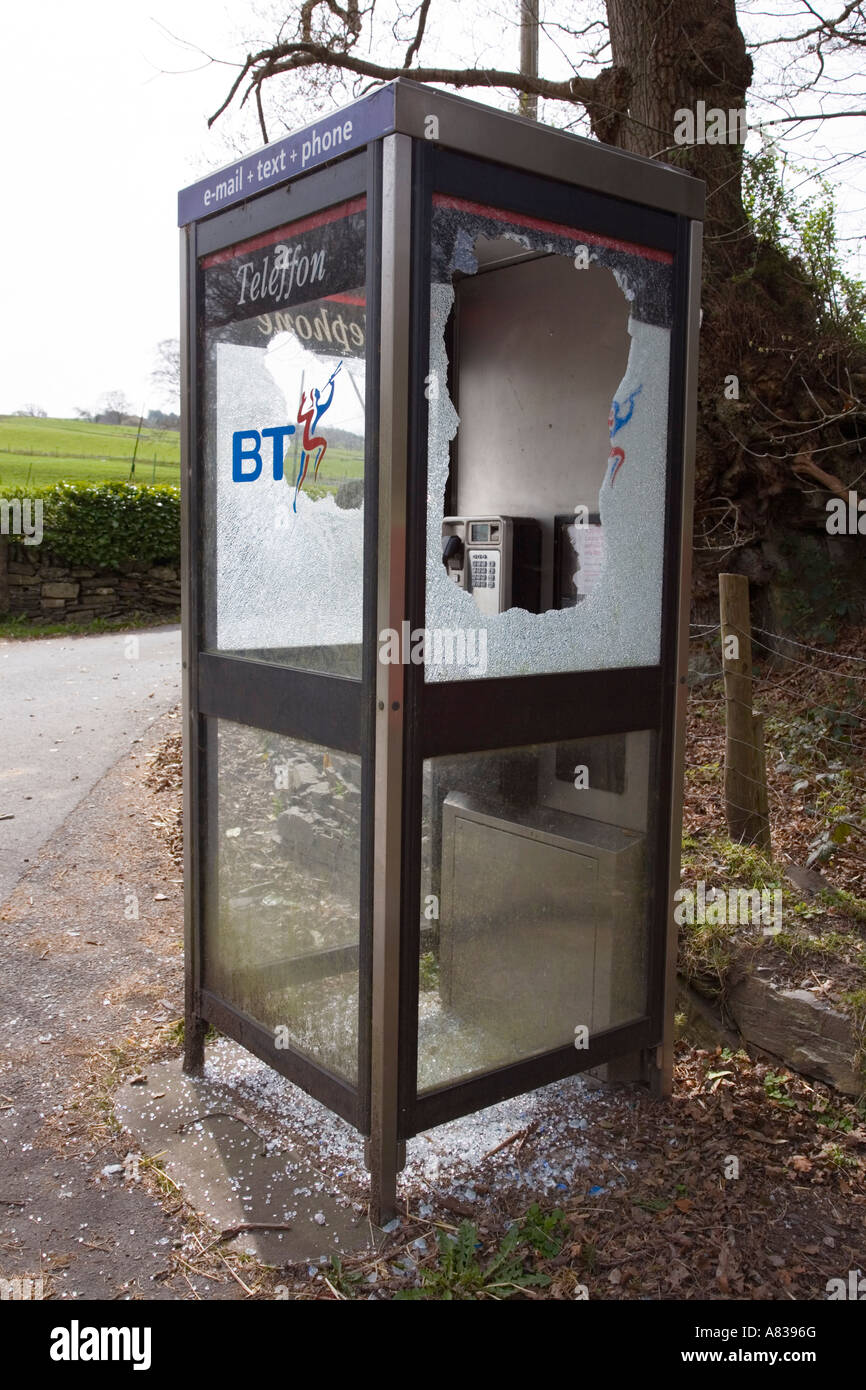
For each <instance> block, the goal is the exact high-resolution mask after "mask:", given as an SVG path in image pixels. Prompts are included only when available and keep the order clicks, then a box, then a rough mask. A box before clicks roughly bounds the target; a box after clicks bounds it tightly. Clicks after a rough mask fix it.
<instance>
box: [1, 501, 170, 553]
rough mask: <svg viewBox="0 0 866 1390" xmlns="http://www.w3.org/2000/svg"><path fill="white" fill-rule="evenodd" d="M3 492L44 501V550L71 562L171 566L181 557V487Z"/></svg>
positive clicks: (31, 550) (31, 551)
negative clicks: (135, 563) (134, 563)
mask: <svg viewBox="0 0 866 1390" xmlns="http://www.w3.org/2000/svg"><path fill="white" fill-rule="evenodd" d="M0 494H2V495H3V496H5V497H6V498H8V499H10V500H11V499H12V498H13V497H20V498H22V499H23V498H25V497H29V498H32V499H33V501H36V500H37V499H41V501H42V527H43V539H42V547H41V548H42V549H45V550H47V551H50V553H51V554H52V555H56V556H57V558H58V559H59V560H64V561H65V562H66V563H67V564H70V565H92V566H95V567H98V568H100V569H114V568H116V567H117V566H118V565H122V564H128V563H130V562H137V563H138V564H141V565H154V564H172V563H176V562H177V561H178V560H179V558H180V488H177V487H171V486H169V485H168V484H156V485H142V486H140V485H138V484H137V483H57V484H55V485H54V486H53V487H43V488H24V487H17V488H13V489H10V490H3V489H0ZM10 539H11V537H10ZM30 554H31V555H32V554H33V549H32V548H31V549H30Z"/></svg>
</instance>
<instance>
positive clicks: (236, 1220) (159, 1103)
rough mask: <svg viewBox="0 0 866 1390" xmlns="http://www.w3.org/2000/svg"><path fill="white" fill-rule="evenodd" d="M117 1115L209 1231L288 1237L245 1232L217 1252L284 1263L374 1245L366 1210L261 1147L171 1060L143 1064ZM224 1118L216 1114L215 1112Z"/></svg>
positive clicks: (227, 1098) (214, 1093)
mask: <svg viewBox="0 0 866 1390" xmlns="http://www.w3.org/2000/svg"><path fill="white" fill-rule="evenodd" d="M115 1109H116V1112H117V1117H118V1119H119V1120H120V1123H121V1124H122V1125H124V1126H125V1128H126V1129H127V1130H129V1132H130V1133H131V1134H132V1135H133V1137H134V1140H135V1145H136V1147H137V1148H138V1149H139V1150H140V1152H141V1154H142V1155H145V1156H151V1157H154V1158H157V1157H158V1161H159V1165H160V1167H162V1168H163V1169H164V1170H165V1172H166V1173H167V1174H168V1176H169V1177H170V1178H171V1180H172V1182H175V1183H177V1185H178V1187H179V1188H180V1189H181V1191H182V1193H183V1195H184V1197H185V1198H186V1200H187V1201H188V1202H189V1203H190V1205H191V1206H192V1207H194V1208H195V1210H196V1211H197V1212H199V1213H200V1214H201V1216H202V1217H203V1218H204V1219H205V1220H206V1221H208V1222H209V1223H211V1224H212V1225H213V1226H214V1228H215V1234H216V1232H217V1231H223V1230H226V1229H228V1228H229V1227H231V1226H237V1225H240V1224H241V1223H243V1222H255V1221H261V1222H268V1221H271V1222H287V1223H290V1225H291V1230H288V1231H275V1230H271V1231H254V1232H253V1231H251V1232H243V1233H242V1234H240V1235H238V1236H236V1237H235V1238H234V1240H232V1241H226V1242H225V1246H226V1247H228V1248H234V1249H236V1250H242V1251H245V1252H247V1253H249V1254H251V1255H255V1256H256V1257H257V1258H258V1259H259V1260H261V1261H262V1262H263V1263H265V1264H271V1265H280V1266H281V1265H286V1264H295V1263H297V1262H300V1261H309V1260H312V1261H315V1260H318V1259H319V1258H320V1257H322V1256H330V1255H342V1254H345V1253H346V1252H348V1251H352V1250H359V1249H363V1248H364V1247H366V1246H369V1245H374V1244H375V1243H376V1240H377V1238H378V1237H380V1236H381V1232H380V1231H379V1230H378V1228H377V1227H375V1226H371V1224H370V1222H369V1220H368V1219H367V1215H366V1212H360V1213H359V1212H358V1211H356V1210H355V1209H354V1207H353V1206H352V1205H351V1203H348V1204H347V1205H345V1206H342V1205H340V1204H339V1203H338V1201H337V1199H336V1198H335V1197H334V1196H333V1195H332V1194H331V1193H328V1192H325V1191H321V1190H317V1189H319V1188H321V1186H322V1174H321V1172H319V1171H318V1170H317V1169H315V1168H313V1167H311V1166H310V1165H309V1163H308V1161H307V1159H306V1156H305V1155H304V1154H303V1153H301V1152H300V1151H299V1150H296V1149H295V1148H294V1146H292V1147H291V1148H289V1149H288V1150H287V1149H285V1148H280V1149H279V1150H276V1151H274V1152H270V1151H269V1150H268V1145H267V1143H266V1142H265V1141H264V1140H263V1139H262V1137H261V1136H260V1135H259V1134H257V1133H256V1132H255V1130H254V1129H253V1128H251V1124H252V1123H253V1122H252V1121H250V1123H245V1121H244V1116H243V1112H242V1110H241V1109H240V1108H239V1105H238V1101H237V1098H236V1097H234V1096H232V1094H231V1092H229V1091H227V1089H226V1088H225V1087H223V1086H218V1085H214V1084H213V1083H210V1082H207V1081H204V1080H202V1078H201V1077H199V1076H189V1075H187V1074H185V1073H184V1072H183V1071H182V1070H181V1063H180V1061H179V1060H174V1061H171V1062H161V1063H158V1064H157V1065H156V1066H151V1067H148V1070H147V1080H146V1082H143V1083H142V1082H140V1083H138V1084H136V1085H126V1086H124V1087H123V1088H122V1089H121V1091H120V1092H119V1093H118V1095H117V1098H116V1100H115ZM220 1112H223V1113H220Z"/></svg>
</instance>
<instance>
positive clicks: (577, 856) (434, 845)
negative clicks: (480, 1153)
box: [418, 731, 655, 1092]
mask: <svg viewBox="0 0 866 1390" xmlns="http://www.w3.org/2000/svg"><path fill="white" fill-rule="evenodd" d="M654 755H655V735H654V734H653V733H651V732H649V731H643V732H636V733H628V734H616V735H609V736H605V737H601V738H592V739H582V740H574V741H569V742H567V743H559V744H545V745H536V746H534V747H528V748H517V749H507V750H497V751H495V752H492V753H472V754H466V755H463V756H460V757H448V758H432V759H430V760H428V761H427V762H426V763H425V765H424V801H423V812H422V815H423V824H422V878H421V894H422V897H421V961H420V972H419V1035H418V1090H419V1092H424V1091H429V1090H434V1089H438V1088H439V1087H442V1086H447V1085H450V1084H452V1083H454V1082H457V1081H461V1080H465V1079H467V1078H469V1077H472V1076H477V1075H480V1074H482V1073H484V1072H488V1071H492V1070H494V1069H495V1068H497V1067H502V1066H507V1065H510V1064H511V1063H515V1062H519V1061H522V1060H524V1059H525V1058H528V1057H532V1056H536V1055H538V1054H539V1053H542V1052H548V1051H551V1050H553V1049H555V1048H559V1047H565V1046H569V1045H574V1046H580V1045H583V1046H586V1045H587V1044H588V1042H589V1041H590V1040H591V1038H592V1036H593V1035H594V1034H597V1033H600V1032H602V1031H604V1030H605V1029H607V1028H612V1027H616V1026H619V1025H621V1024H625V1023H630V1022H632V1021H634V1020H635V1019H637V1018H639V1017H641V1016H642V1015H643V1014H644V1013H645V1011H646V996H647V980H646V968H647V967H646V962H647V939H648V921H649V916H648V913H649V883H650V875H649V868H650V866H649V855H648V848H647V847H648V842H649V837H650V831H651V825H650V823H649V822H650V801H649V787H650V785H651V780H650V779H651V774H652V770H653V760H654ZM583 1030H585V1031H583Z"/></svg>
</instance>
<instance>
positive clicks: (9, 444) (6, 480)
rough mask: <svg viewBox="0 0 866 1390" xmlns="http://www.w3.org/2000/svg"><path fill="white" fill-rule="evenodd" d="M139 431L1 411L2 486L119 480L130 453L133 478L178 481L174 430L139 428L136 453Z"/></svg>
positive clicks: (124, 475)
mask: <svg viewBox="0 0 866 1390" xmlns="http://www.w3.org/2000/svg"><path fill="white" fill-rule="evenodd" d="M137 433H138V431H137V429H136V427H135V426H134V425H93V424H91V423H90V422H89V421H88V420H36V419H30V418H26V417H23V416H10V415H0V487H18V486H21V487H26V486H28V484H32V485H33V486H34V487H44V486H47V485H48V484H50V483H59V482H94V483H95V482H110V481H112V480H114V479H119V480H121V481H122V480H124V479H126V478H128V477H129V476H130V466H131V464H132V459H133V454H135V455H136V464H135V475H134V476H135V479H136V481H137V482H142V483H150V482H157V483H179V482H180V438H179V435H178V432H177V430H152V429H145V428H143V429H142V431H141V437H140V439H139V441H138V450H137V452H136V445H135V440H136V435H137Z"/></svg>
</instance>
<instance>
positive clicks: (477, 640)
mask: <svg viewBox="0 0 866 1390" xmlns="http://www.w3.org/2000/svg"><path fill="white" fill-rule="evenodd" d="M379 660H380V661H381V662H382V663H383V665H385V666H408V665H409V664H410V663H411V664H412V665H413V666H425V665H432V666H469V667H471V668H472V669H473V670H475V671H478V672H479V673H480V674H481V675H484V674H485V672H486V671H487V629H486V628H483V627H480V628H479V627H467V628H463V627H416V628H413V627H412V626H411V624H410V623H409V622H407V621H405V620H404V621H403V622H402V623H401V624H400V631H399V632H398V631H397V630H396V628H393V627H386V628H383V630H382V631H381V632H380V633H379Z"/></svg>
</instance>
